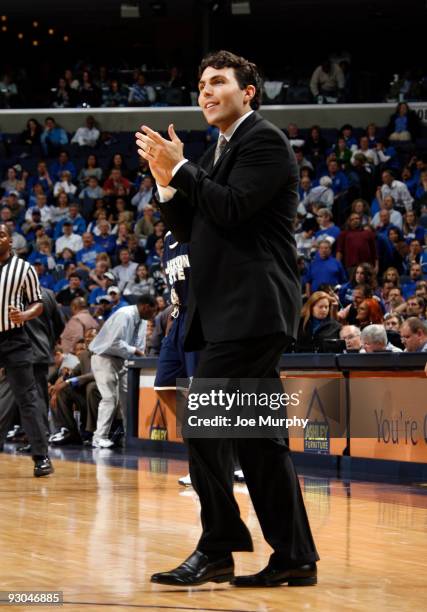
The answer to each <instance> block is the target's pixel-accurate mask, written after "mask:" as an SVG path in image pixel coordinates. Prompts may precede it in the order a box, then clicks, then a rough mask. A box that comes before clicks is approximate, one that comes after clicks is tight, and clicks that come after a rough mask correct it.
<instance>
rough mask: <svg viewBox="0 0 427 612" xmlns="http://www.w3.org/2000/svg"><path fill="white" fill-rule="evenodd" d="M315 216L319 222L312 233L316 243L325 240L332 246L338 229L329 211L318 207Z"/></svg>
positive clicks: (338, 232)
mask: <svg viewBox="0 0 427 612" xmlns="http://www.w3.org/2000/svg"><path fill="white" fill-rule="evenodd" d="M316 218H317V222H318V224H319V229H318V230H317V232H316V233H315V234H314V237H315V239H316V240H317V243H318V244H319V240H326V241H327V242H329V244H330V245H331V246H332V245H333V244H334V243H335V240H336V239H337V238H338V236H339V234H340V229H339V227H337V226H336V225H335V224H334V222H333V216H332V213H331V211H330V210H328V209H327V208H320V209H319V210H318V211H317V217H316ZM331 284H333V283H331Z"/></svg>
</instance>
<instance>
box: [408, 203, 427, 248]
mask: <svg viewBox="0 0 427 612" xmlns="http://www.w3.org/2000/svg"><path fill="white" fill-rule="evenodd" d="M403 219H404V221H403V236H404V238H405V240H406V242H407V243H408V244H409V245H410V244H411V241H413V240H417V241H418V243H419V244H420V246H421V245H422V244H423V243H424V236H425V233H426V231H425V229H424V228H423V227H421V226H420V225H418V219H417V216H416V214H415V211H413V210H408V211H407V212H406V213H405V214H404V215H403Z"/></svg>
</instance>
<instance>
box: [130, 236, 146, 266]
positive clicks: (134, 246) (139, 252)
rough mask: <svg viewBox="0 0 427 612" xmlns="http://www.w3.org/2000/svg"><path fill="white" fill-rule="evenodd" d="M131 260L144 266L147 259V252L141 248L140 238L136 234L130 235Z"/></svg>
mask: <svg viewBox="0 0 427 612" xmlns="http://www.w3.org/2000/svg"><path fill="white" fill-rule="evenodd" d="M127 248H128V249H129V253H130V258H131V259H132V261H136V263H137V264H142V263H144V262H145V260H146V259H147V255H146V253H145V250H144V249H143V248H142V247H140V246H139V242H138V236H137V235H136V234H129V235H128V244H127Z"/></svg>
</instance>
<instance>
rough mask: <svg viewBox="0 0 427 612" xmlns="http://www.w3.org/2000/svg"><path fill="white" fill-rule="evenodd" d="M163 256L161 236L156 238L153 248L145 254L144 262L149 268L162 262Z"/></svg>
mask: <svg viewBox="0 0 427 612" xmlns="http://www.w3.org/2000/svg"><path fill="white" fill-rule="evenodd" d="M162 257H163V238H158V239H157V240H156V242H155V243H154V248H153V249H152V250H151V251H150V252H149V254H148V255H147V260H146V264H147V266H148V267H149V268H150V270H151V268H152V266H154V265H156V264H160V263H161V262H162Z"/></svg>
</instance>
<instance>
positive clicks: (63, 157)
mask: <svg viewBox="0 0 427 612" xmlns="http://www.w3.org/2000/svg"><path fill="white" fill-rule="evenodd" d="M66 170H68V172H69V173H70V174H71V178H72V179H73V181H74V179H75V178H76V176H77V171H76V167H75V165H74V164H73V162H72V161H70V158H69V155H68V153H67V151H61V152H60V153H59V155H58V159H57V161H55V162H53V164H52V165H51V167H50V168H49V173H50V176H51V177H52V180H54V181H60V180H61V176H62V173H63V172H65V171H66Z"/></svg>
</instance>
